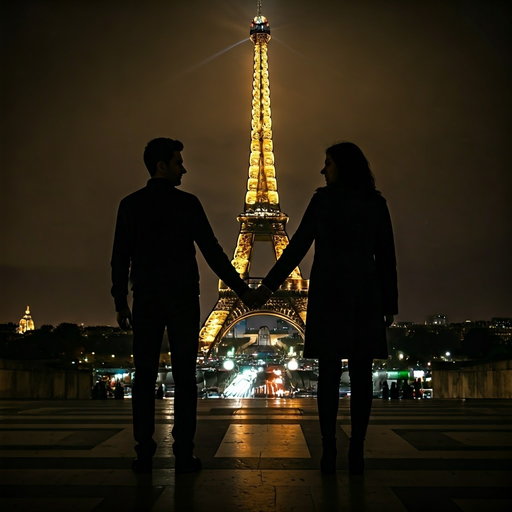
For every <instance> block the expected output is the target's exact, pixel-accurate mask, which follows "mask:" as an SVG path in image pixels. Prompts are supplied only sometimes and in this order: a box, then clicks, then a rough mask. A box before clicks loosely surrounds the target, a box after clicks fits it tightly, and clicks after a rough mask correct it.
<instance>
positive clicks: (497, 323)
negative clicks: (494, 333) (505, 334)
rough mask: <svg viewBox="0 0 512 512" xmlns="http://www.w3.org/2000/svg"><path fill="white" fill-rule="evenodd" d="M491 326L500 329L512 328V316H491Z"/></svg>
mask: <svg viewBox="0 0 512 512" xmlns="http://www.w3.org/2000/svg"><path fill="white" fill-rule="evenodd" d="M491 327H496V328H498V329H512V318H497V317H494V318H491Z"/></svg>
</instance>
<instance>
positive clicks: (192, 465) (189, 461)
mask: <svg viewBox="0 0 512 512" xmlns="http://www.w3.org/2000/svg"><path fill="white" fill-rule="evenodd" d="M202 467H203V465H202V464H201V460H200V459H198V458H197V457H194V456H191V457H186V458H183V457H177V458H176V462H175V464H174V469H175V470H176V474H177V475H183V474H185V473H197V472H198V471H201V469H202Z"/></svg>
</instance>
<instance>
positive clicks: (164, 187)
mask: <svg viewBox="0 0 512 512" xmlns="http://www.w3.org/2000/svg"><path fill="white" fill-rule="evenodd" d="M182 150H183V144H182V143H181V142H180V141H177V140H172V139H168V138H158V139H153V140H152V141H150V142H149V143H148V144H147V146H146V148H145V151H144V162H145V164H146V167H147V169H148V171H149V173H150V175H151V178H150V180H149V181H148V183H147V185H146V187H144V188H142V189H140V190H138V191H137V192H134V193H133V194H131V195H129V196H127V197H126V198H124V199H123V200H122V201H121V203H120V205H119V210H118V215H117V222H116V230H115V237H114V247H113V252H112V260H111V267H112V290H111V293H112V296H113V297H114V302H115V306H116V311H117V321H118V323H119V325H120V327H121V328H124V329H126V328H128V327H133V355H134V365H135V378H134V383H133V392H132V404H133V430H134V438H135V441H136V443H137V444H136V446H135V451H136V454H137V457H136V458H135V460H134V462H133V469H134V471H135V472H137V473H151V471H152V457H153V456H154V454H155V451H156V447H157V445H156V443H155V441H154V440H153V434H154V429H155V400H154V396H155V392H154V389H155V382H156V378H157V373H158V363H159V357H160V347H161V344H162V339H163V335H164V331H165V329H166V328H167V334H168V339H169V347H170V352H171V359H172V374H173V378H174V382H175V395H174V415H175V419H174V425H173V430H172V434H173V438H174V443H173V453H174V456H175V469H176V473H178V474H179V473H190V472H195V471H199V470H200V469H201V461H200V459H199V458H197V457H195V456H194V447H195V445H194V436H195V431H196V415H197V385H196V376H195V372H196V358H197V351H198V342H199V341H198V340H199V325H200V313H199V272H198V266H197V262H196V257H195V254H196V252H195V245H197V247H198V248H199V249H200V251H201V253H202V254H203V256H204V257H205V260H206V262H207V263H208V265H209V266H210V267H211V268H212V270H213V271H214V272H215V273H216V274H217V276H218V277H219V278H220V279H222V280H223V281H224V282H225V283H226V284H227V285H228V286H229V287H230V288H231V289H232V290H233V291H234V292H235V293H237V295H238V296H239V297H240V299H241V300H242V301H243V302H244V303H245V304H246V305H247V306H248V307H251V308H254V307H261V306H263V305H264V304H265V302H266V301H267V300H268V299H269V298H270V296H271V295H272V293H274V292H275V291H276V290H277V289H278V288H279V287H280V286H281V284H282V283H283V282H284V281H285V279H286V278H287V277H288V276H289V275H290V273H291V272H292V271H293V269H294V268H295V267H297V266H298V265H299V263H300V262H301V260H302V259H303V258H304V256H305V255H306V253H307V252H308V251H309V249H310V247H311V245H312V244H313V242H314V243H315V249H314V261H313V265H312V268H311V274H310V285H309V293H308V309H307V324H306V334H305V341H304V354H303V356H304V357H305V358H312V359H318V370H319V376H318V389H317V403H318V413H319V423H320V434H321V437H322V447H323V453H322V458H321V461H320V468H321V471H322V473H323V474H333V473H335V472H336V457H337V445H336V441H337V434H338V429H339V427H338V425H337V414H338V402H339V385H340V379H341V373H342V359H348V367H349V373H350V387H351V396H350V416H351V437H350V441H349V449H348V465H349V471H350V473H351V474H362V473H363V472H364V441H365V438H366V431H367V426H368V423H369V418H370V412H371V405H372V400H373V381H372V362H373V359H387V357H388V352H387V342H386V328H387V327H389V326H390V325H392V323H393V319H394V315H396V314H397V313H398V288H397V271H396V258H395V248H394V240H393V229H392V224H391V218H390V214H389V210H388V207H387V203H386V200H385V199H384V198H383V196H382V195H381V194H380V192H379V191H378V190H377V189H376V188H375V179H374V176H373V174H372V172H371V170H370V166H369V164H368V161H367V159H366V157H365V156H364V154H363V152H362V151H361V150H360V149H359V147H358V146H356V145H355V144H353V143H351V142H341V143H339V144H335V145H333V146H331V147H329V148H328V149H327V150H326V153H325V162H324V165H323V168H322V170H321V174H323V175H324V177H325V181H326V186H325V187H322V188H319V189H317V190H316V192H315V194H314V195H313V197H312V199H311V201H310V203H309V205H308V207H307V209H306V211H305V213H304V216H303V218H302V220H301V222H300V225H299V227H298V228H297V231H296V232H295V234H294V235H293V237H292V238H291V239H290V243H289V244H288V246H287V247H286V249H285V250H284V251H283V253H282V255H281V257H280V258H279V260H277V262H276V263H275V265H274V266H273V267H272V269H271V270H270V272H269V273H268V275H267V276H266V277H265V278H264V279H263V281H262V284H261V285H260V287H259V288H257V289H251V288H249V287H248V285H247V284H246V283H245V281H243V280H242V279H241V278H240V276H239V274H238V273H237V271H236V270H235V268H234V267H233V266H232V265H231V263H230V260H229V258H228V257H227V255H226V254H225V253H224V251H223V249H222V247H221V246H220V245H219V243H218V241H217V239H216V238H215V235H214V232H213V230H212V228H211V226H210V224H209V221H208V219H207V216H206V214H205V212H204V210H203V207H202V205H201V203H200V201H199V199H198V198H197V197H196V196H194V195H192V194H189V193H187V192H184V191H182V190H179V189H177V188H176V187H177V186H179V185H180V184H181V178H182V176H183V174H185V173H186V172H187V171H186V170H185V168H184V166H183V158H182V155H181V151H182ZM129 282H130V283H131V289H132V292H133V307H132V309H130V307H129V306H128V283H129Z"/></svg>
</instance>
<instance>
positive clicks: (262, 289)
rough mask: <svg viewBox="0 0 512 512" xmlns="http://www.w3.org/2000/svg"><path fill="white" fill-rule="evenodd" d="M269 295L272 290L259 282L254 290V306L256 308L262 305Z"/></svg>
mask: <svg viewBox="0 0 512 512" xmlns="http://www.w3.org/2000/svg"><path fill="white" fill-rule="evenodd" d="M271 295H272V290H269V289H268V288H267V287H266V286H264V285H262V284H261V285H260V286H259V287H258V289H257V290H256V294H255V304H254V306H255V307H258V308H260V307H261V306H264V305H265V303H266V302H267V301H268V299H270V296H271Z"/></svg>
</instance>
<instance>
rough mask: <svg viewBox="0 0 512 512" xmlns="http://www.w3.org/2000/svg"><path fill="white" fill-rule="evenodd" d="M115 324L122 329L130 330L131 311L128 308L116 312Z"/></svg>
mask: <svg viewBox="0 0 512 512" xmlns="http://www.w3.org/2000/svg"><path fill="white" fill-rule="evenodd" d="M117 324H118V325H119V327H121V329H122V330H123V331H130V330H131V328H132V312H131V311H130V308H126V309H122V310H121V311H118V312H117Z"/></svg>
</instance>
